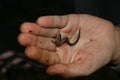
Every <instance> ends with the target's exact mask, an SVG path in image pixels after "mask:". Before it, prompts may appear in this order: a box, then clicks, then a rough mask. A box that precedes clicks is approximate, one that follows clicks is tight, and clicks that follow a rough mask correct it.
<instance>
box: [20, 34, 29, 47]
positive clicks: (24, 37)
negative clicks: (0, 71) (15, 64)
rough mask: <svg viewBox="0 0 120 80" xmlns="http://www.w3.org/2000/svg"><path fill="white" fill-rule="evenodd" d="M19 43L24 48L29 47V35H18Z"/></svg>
mask: <svg viewBox="0 0 120 80" xmlns="http://www.w3.org/2000/svg"><path fill="white" fill-rule="evenodd" d="M18 42H19V43H20V44H21V45H22V46H27V43H29V42H30V39H29V35H28V34H26V33H21V34H19V35H18Z"/></svg>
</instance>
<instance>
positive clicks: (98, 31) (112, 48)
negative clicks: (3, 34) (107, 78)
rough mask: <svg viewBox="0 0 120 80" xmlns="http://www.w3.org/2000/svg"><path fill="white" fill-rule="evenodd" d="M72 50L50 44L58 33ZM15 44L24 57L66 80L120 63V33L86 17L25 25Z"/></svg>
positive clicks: (56, 18)
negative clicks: (23, 50) (19, 46)
mask: <svg viewBox="0 0 120 80" xmlns="http://www.w3.org/2000/svg"><path fill="white" fill-rule="evenodd" d="M78 29H80V39H79V40H78V42H77V43H76V45H74V46H69V45H68V44H63V45H61V46H56V45H55V44H54V43H53V42H52V41H51V40H52V39H53V38H54V37H55V36H56V35H57V34H58V32H59V31H60V32H61V35H62V37H63V38H64V37H69V39H70V41H71V42H74V41H75V40H76V38H77V37H78V32H77V31H78ZM20 30H21V33H20V35H19V36H18V41H19V43H20V44H21V45H23V46H25V47H26V49H25V53H26V55H27V56H28V57H29V58H31V59H33V60H36V61H38V62H40V63H42V64H45V65H48V68H47V70H46V72H47V73H48V74H50V75H60V76H63V77H65V78H71V77H77V76H88V75H90V74H92V73H93V72H95V71H96V70H98V69H100V68H101V67H102V66H104V65H106V64H108V63H109V62H112V63H114V64H119V63H120V50H119V47H120V38H119V34H120V31H119V30H116V28H115V26H114V25H113V24H112V23H111V22H109V21H107V20H104V19H101V18H98V17H95V16H91V15H87V14H70V15H64V16H43V17H40V18H38V19H37V21H36V23H30V22H25V23H23V24H22V25H21V27H20Z"/></svg>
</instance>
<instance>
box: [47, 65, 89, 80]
mask: <svg viewBox="0 0 120 80" xmlns="http://www.w3.org/2000/svg"><path fill="white" fill-rule="evenodd" d="M89 68H90V67H89ZM46 72H47V73H48V74H50V75H60V76H62V77H65V78H71V77H78V76H88V75H89V74H91V71H89V70H88V69H86V67H85V66H81V65H80V64H78V63H73V64H55V65H52V66H50V67H48V69H47V71H46Z"/></svg>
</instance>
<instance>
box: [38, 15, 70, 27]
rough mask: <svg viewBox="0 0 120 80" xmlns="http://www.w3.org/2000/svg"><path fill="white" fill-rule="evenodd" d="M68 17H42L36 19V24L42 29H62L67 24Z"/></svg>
mask: <svg viewBox="0 0 120 80" xmlns="http://www.w3.org/2000/svg"><path fill="white" fill-rule="evenodd" d="M68 18H69V17H68V16H43V17H40V18H38V20H37V23H38V25H40V26H42V27H48V28H63V27H65V26H66V24H67V22H68Z"/></svg>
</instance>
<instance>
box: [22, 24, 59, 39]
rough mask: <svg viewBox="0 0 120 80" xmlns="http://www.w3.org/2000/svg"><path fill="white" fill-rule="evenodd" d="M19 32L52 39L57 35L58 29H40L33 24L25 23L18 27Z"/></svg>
mask: <svg viewBox="0 0 120 80" xmlns="http://www.w3.org/2000/svg"><path fill="white" fill-rule="evenodd" d="M20 30H21V32H23V33H31V34H34V35H38V36H45V37H54V36H55V35H56V34H57V33H58V29H48V28H42V27H40V26H38V25H37V24H35V23H30V22H25V23H23V24H22V25H21V27H20Z"/></svg>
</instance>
